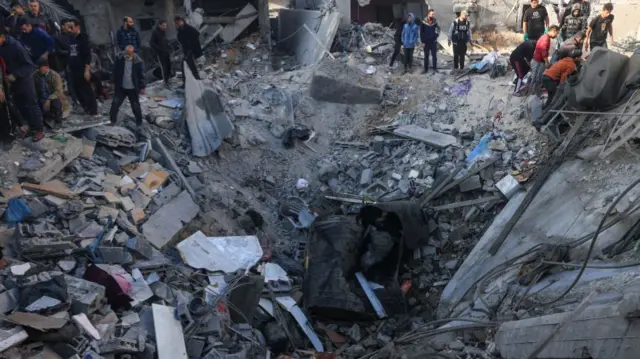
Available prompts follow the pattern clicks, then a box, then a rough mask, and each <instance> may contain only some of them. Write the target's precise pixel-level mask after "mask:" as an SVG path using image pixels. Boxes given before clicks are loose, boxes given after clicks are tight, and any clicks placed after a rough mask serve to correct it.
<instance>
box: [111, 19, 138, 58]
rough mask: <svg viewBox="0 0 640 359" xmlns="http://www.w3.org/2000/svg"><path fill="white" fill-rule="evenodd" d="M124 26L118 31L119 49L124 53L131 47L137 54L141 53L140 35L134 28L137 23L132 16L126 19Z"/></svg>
mask: <svg viewBox="0 0 640 359" xmlns="http://www.w3.org/2000/svg"><path fill="white" fill-rule="evenodd" d="M123 21H124V24H122V27H120V29H118V33H117V36H116V41H117V42H118V49H120V51H124V49H125V48H126V47H127V46H129V45H131V46H133V48H134V49H135V51H136V52H139V51H140V33H138V30H136V28H135V27H134V25H135V23H134V22H133V18H132V17H130V16H125V17H124V20H123Z"/></svg>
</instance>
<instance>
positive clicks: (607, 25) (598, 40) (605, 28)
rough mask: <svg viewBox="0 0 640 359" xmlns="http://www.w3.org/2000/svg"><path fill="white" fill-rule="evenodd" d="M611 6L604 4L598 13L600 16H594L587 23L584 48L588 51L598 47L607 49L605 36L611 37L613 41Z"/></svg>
mask: <svg viewBox="0 0 640 359" xmlns="http://www.w3.org/2000/svg"><path fill="white" fill-rule="evenodd" d="M611 12H613V4H612V3H606V4H604V6H603V7H602V10H601V11H600V15H598V16H596V17H594V18H593V20H591V23H589V27H588V28H587V43H586V47H587V49H589V50H593V49H594V48H596V47H598V46H600V47H604V48H607V47H608V46H607V35H611V40H612V41H613V14H612V13H611Z"/></svg>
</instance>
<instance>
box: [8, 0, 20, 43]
mask: <svg viewBox="0 0 640 359" xmlns="http://www.w3.org/2000/svg"><path fill="white" fill-rule="evenodd" d="M23 17H24V7H22V3H20V1H18V0H14V1H13V2H12V3H11V13H10V14H9V16H7V17H6V18H5V19H4V26H5V30H6V31H7V32H8V34H9V35H11V36H14V37H18V36H20V32H21V31H22V30H21V29H20V19H21V18H23Z"/></svg>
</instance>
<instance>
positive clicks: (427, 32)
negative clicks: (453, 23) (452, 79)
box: [420, 9, 440, 74]
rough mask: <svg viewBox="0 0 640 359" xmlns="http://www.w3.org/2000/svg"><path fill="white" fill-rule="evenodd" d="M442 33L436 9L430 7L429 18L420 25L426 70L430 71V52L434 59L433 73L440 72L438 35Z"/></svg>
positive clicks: (425, 71)
mask: <svg viewBox="0 0 640 359" xmlns="http://www.w3.org/2000/svg"><path fill="white" fill-rule="evenodd" d="M439 35H440V25H439V24H438V20H436V11H435V10H433V9H430V10H429V12H428V13H427V18H426V19H425V20H424V21H423V22H422V25H421V26H420V40H421V41H422V46H423V48H424V72H423V73H425V74H426V73H427V72H428V71H429V54H431V58H432V59H433V73H434V74H435V73H436V72H438V59H437V58H436V54H437V53H438V36H439Z"/></svg>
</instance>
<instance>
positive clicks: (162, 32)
mask: <svg viewBox="0 0 640 359" xmlns="http://www.w3.org/2000/svg"><path fill="white" fill-rule="evenodd" d="M149 47H151V49H152V50H153V51H154V52H155V54H156V57H157V58H158V62H159V64H160V71H162V80H164V84H165V85H168V84H169V80H170V79H171V46H169V40H167V22H166V21H165V20H160V21H159V22H158V26H156V28H155V29H154V30H153V33H152V34H151V40H150V41H149Z"/></svg>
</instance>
